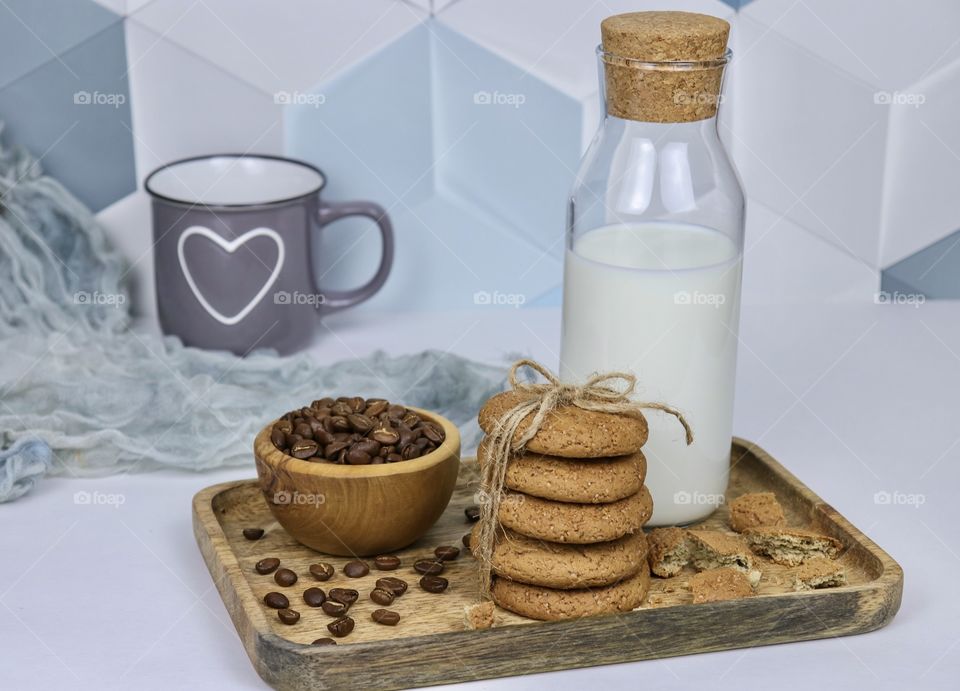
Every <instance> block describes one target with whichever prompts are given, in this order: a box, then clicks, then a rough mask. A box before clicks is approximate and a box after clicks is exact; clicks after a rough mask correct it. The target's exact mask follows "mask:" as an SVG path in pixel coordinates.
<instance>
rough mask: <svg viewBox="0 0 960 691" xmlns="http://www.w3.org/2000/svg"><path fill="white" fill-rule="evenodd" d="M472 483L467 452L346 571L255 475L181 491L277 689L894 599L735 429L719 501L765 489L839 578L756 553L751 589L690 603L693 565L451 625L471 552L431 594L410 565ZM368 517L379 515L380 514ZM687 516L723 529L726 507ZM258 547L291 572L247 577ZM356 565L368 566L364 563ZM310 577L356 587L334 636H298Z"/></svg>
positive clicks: (470, 576) (835, 627)
mask: <svg viewBox="0 0 960 691" xmlns="http://www.w3.org/2000/svg"><path fill="white" fill-rule="evenodd" d="M476 489H477V466H476V462H475V461H464V463H463V465H462V468H461V472H460V477H459V480H458V484H457V488H456V490H455V492H454V496H453V499H452V500H451V502H450V505H449V507H448V509H447V511H446V512H445V513H444V514H443V516H442V517H441V518H440V520H439V521H438V522H437V523H436V525H434V526H433V528H431V529H430V531H428V532H427V534H426V535H425V536H424V537H423V538H422V539H420V540H419V541H417V542H416V543H414V544H413V545H412V546H410V547H408V548H406V549H404V550H402V551H400V552H397V553H396V554H397V555H398V556H399V557H400V558H401V559H402V562H403V563H402V566H401V567H400V568H399V569H397V570H396V571H389V572H388V571H377V570H376V569H374V568H371V571H370V574H369V575H368V576H365V577H363V578H357V579H351V578H347V577H346V576H345V575H344V574H343V572H342V570H341V567H342V566H343V564H345V563H346V562H347V561H348V560H349V559H348V558H344V557H333V556H328V555H321V554H318V553H317V552H314V551H313V550H311V549H309V548H307V547H304V546H302V545H300V544H299V543H297V542H296V541H295V540H293V538H291V537H290V536H289V535H288V534H287V533H286V532H285V531H284V530H283V529H282V528H281V527H280V526H279V525H278V524H277V523H276V521H275V520H274V519H273V517H272V515H271V514H270V511H269V510H268V508H267V505H266V503H265V502H264V499H263V495H262V494H261V492H260V489H259V487H258V486H257V483H256V481H255V480H249V481H241V482H234V483H226V484H221V485H216V486H214V487H210V488H207V489H205V490H203V491H201V492H200V493H198V494H197V495H196V497H195V498H194V502H193V512H194V533H195V536H196V539H197V543H198V545H199V546H200V550H201V552H202V553H203V556H204V559H205V561H206V563H207V566H208V567H209V569H210V573H211V575H212V577H213V579H214V581H215V583H216V585H217V588H218V590H219V592H220V595H221V597H222V598H223V600H224V603H225V604H226V606H227V610H228V611H229V612H230V615H231V617H232V618H233V621H234V624H235V626H236V627H237V631H238V634H239V636H240V640H241V641H242V643H243V645H244V647H245V649H246V651H247V654H248V655H249V657H250V659H251V661H252V662H253V665H254V667H255V668H256V670H257V672H258V673H259V674H260V676H261V677H263V679H264V680H265V681H266V682H267V683H269V684H270V685H272V686H274V687H275V688H278V689H327V688H330V689H337V688H370V687H376V688H405V687H416V686H429V685H434V684H442V683H453V682H460V681H473V680H477V679H486V678H491V677H500V676H511V675H518V674H529V673H534V672H545V671H553V670H558V669H568V668H573V667H587V666H593V665H602V664H611V663H616V662H626V661H632V660H646V659H655V658H662V657H670V656H676V655H684V654H690V653H697V652H707V651H713V650H726V649H731V648H745V647H752V646H757V645H768V644H774V643H786V642H790V641H800V640H809V639H814V638H828V637H834V636H842V635H850V634H855V633H863V632H866V631H871V630H874V629H877V628H879V627H881V626H883V625H885V624H886V623H887V622H889V621H890V620H891V619H892V618H893V616H894V615H895V614H896V612H897V609H898V608H899V606H900V598H901V593H902V589H903V572H902V570H901V568H900V566H899V565H898V564H897V563H896V562H894V561H893V560H892V559H891V558H890V557H889V556H888V555H887V554H886V553H885V552H883V551H882V550H881V549H880V548H879V547H877V545H875V544H874V543H873V542H872V541H871V540H870V539H869V538H867V537H866V536H865V535H863V534H862V533H861V532H860V531H859V530H857V529H856V528H855V527H854V526H852V525H851V524H850V523H849V522H848V521H847V520H846V519H845V518H843V516H841V515H840V514H839V513H837V512H836V511H835V510H834V509H833V508H832V507H830V506H829V505H827V504H825V503H823V502H822V501H821V500H820V499H819V497H817V496H816V495H815V494H814V493H813V492H812V491H811V490H810V489H808V488H807V487H806V486H804V485H803V484H802V483H801V482H800V481H799V480H797V479H796V478H795V477H794V476H793V475H792V474H790V473H789V472H788V471H787V470H785V469H784V468H783V467H782V466H781V465H780V464H779V463H777V462H776V461H775V460H774V459H773V458H771V457H770V456H769V455H768V454H767V453H766V452H764V451H763V450H761V449H759V448H758V447H756V446H753V445H751V444H749V443H748V442H745V441H743V440H735V443H734V446H733V450H732V454H731V478H730V487H729V489H728V492H727V497H728V499H729V498H733V497H736V496H739V495H740V494H743V493H745V492H751V491H773V492H775V493H776V495H777V497H778V498H779V500H780V502H781V503H782V504H783V506H784V510H785V512H786V515H787V520H788V523H789V524H791V525H794V526H798V527H808V528H813V529H817V530H821V531H824V532H825V533H827V534H829V535H832V536H833V537H835V538H837V539H838V540H840V541H841V542H842V543H843V544H844V547H845V551H844V553H843V555H842V556H841V557H840V561H841V562H842V563H843V564H844V566H845V567H846V571H847V584H846V585H845V586H842V587H839V588H832V589H825V590H816V591H808V592H794V591H793V590H792V579H791V578H790V577H789V575H788V574H789V572H790V569H789V568H787V567H782V566H778V565H776V564H773V563H772V562H769V561H768V560H765V559H762V558H760V557H758V558H757V559H756V562H757V564H758V567H759V568H760V569H761V570H762V571H763V577H762V579H761V581H760V585H759V588H758V591H757V594H756V595H754V596H753V597H748V598H744V599H742V600H735V601H729V602H719V603H711V604H700V605H694V604H692V597H691V594H690V591H689V588H688V587H687V579H688V578H689V577H690V575H692V573H693V571H684V572H683V573H681V574H680V575H678V576H676V577H675V578H669V579H659V578H654V579H653V584H652V586H651V589H650V594H649V595H648V597H647V602H646V604H645V605H644V606H643V607H641V608H639V609H637V610H634V611H633V612H628V613H625V614H620V615H611V616H597V617H585V618H582V619H578V620H574V621H563V622H534V621H532V620H529V619H525V618H523V617H520V616H517V615H514V614H512V613H509V612H506V611H503V610H499V609H498V610H497V614H496V625H495V627H494V628H493V629H489V630H486V631H470V630H465V629H464V625H463V610H464V607H465V606H467V605H470V604H472V603H474V602H475V601H476V577H475V574H476V563H475V562H474V560H473V559H472V557H471V556H470V554H469V551H468V550H465V549H462V552H461V556H460V558H459V559H458V560H456V561H454V562H450V563H448V565H447V568H446V571H445V572H444V574H443V575H444V577H446V578H448V579H449V580H450V587H449V589H448V590H447V591H446V592H444V593H442V594H431V593H427V592H425V591H423V590H421V589H420V588H419V587H418V586H417V581H418V580H419V575H418V574H417V573H415V572H414V571H413V569H412V564H413V562H414V561H415V560H416V559H418V558H422V557H428V556H431V555H432V553H433V549H434V548H435V547H437V546H439V545H455V546H457V547H461V548H462V544H461V542H460V540H461V538H462V536H463V535H464V533H466V532H467V531H468V530H469V529H470V527H471V526H470V524H469V523H468V522H467V521H466V519H465V517H464V513H463V509H464V508H465V507H466V506H469V505H471V504H473V503H474V492H475V491H476ZM371 510H373V511H376V508H375V507H372V508H371ZM382 520H383V521H384V522H389V520H390V516H389V515H383V516H382ZM701 525H704V526H706V527H716V528H724V529H726V527H727V510H726V508H725V507H721V508H720V509H719V510H718V511H717V512H716V513H715V514H714V515H713V516H711V517H710V519H708V520H707V521H705V522H704V523H703V524H701ZM248 527H259V528H264V529H265V531H266V534H265V536H264V537H263V538H262V539H261V540H258V541H249V540H246V539H244V538H243V536H242V530H243V529H244V528H248ZM268 556H275V557H278V558H279V559H280V560H281V562H282V566H285V567H287V568H290V569H293V570H294V571H295V572H296V573H297V574H298V575H299V577H300V578H299V581H298V582H297V583H296V584H295V585H293V586H291V587H287V588H282V587H280V586H278V585H277V584H276V583H275V582H274V580H273V576H272V575H259V574H257V573H256V572H255V571H254V570H253V565H254V564H255V563H256V562H257V561H258V560H259V559H261V558H263V557H268ZM319 561H326V562H329V563H331V564H333V565H334V566H335V567H336V568H337V573H336V575H335V576H334V577H333V578H332V579H331V580H329V581H327V582H325V583H319V582H317V581H315V580H314V578H313V577H312V576H311V575H310V573H309V571H308V567H309V565H310V564H312V563H316V562H319ZM368 563H370V564H371V567H372V560H368ZM385 575H391V576H397V577H399V578H403V579H404V580H405V581H407V582H408V584H409V585H410V588H409V590H408V591H407V593H406V594H405V595H403V596H402V597H401V598H398V599H397V600H396V601H395V603H394V604H393V605H392V606H390V607H389V609H392V610H394V611H396V612H398V613H399V614H400V616H401V621H400V624H399V625H398V626H396V627H388V626H382V625H379V624H376V623H374V622H373V621H371V619H370V614H371V612H372V611H373V610H374V609H377V608H379V607H380V606H379V605H375V604H374V603H373V602H371V601H370V599H369V593H370V590H371V589H372V588H373V584H374V582H375V581H376V579H377V578H379V577H381V576H385ZM314 585H316V586H318V587H321V588H323V589H324V590H325V591H326V590H329V588H331V587H338V586H339V587H347V588H354V589H356V590H358V591H360V599H359V601H358V602H357V603H356V604H355V605H353V607H352V608H351V610H350V612H349V614H350V616H352V617H353V618H354V619H355V620H356V629H355V630H354V632H353V633H352V634H350V635H349V636H348V637H346V638H343V639H339V640H338V645H337V646H323V647H320V646H311V645H309V644H310V642H311V641H313V640H314V639H316V638H319V637H323V636H329V635H330V634H329V632H328V631H327V629H326V625H327V623H329V622H330V621H332V619H331V618H330V617H328V616H327V615H326V614H324V613H323V612H322V611H321V610H319V609H314V608H310V607H307V606H306V605H305V604H304V603H303V600H302V597H301V595H302V593H303V591H304V590H305V589H306V588H308V587H311V586H314ZM270 591H279V592H283V593H284V594H286V595H287V597H288V598H289V599H290V603H291V607H292V608H294V609H296V610H297V611H299V612H300V613H301V618H300V621H299V622H298V623H297V624H295V625H293V626H288V625H285V624H282V623H281V622H280V620H279V619H278V617H277V614H276V612H275V611H274V610H271V609H268V608H267V607H265V606H264V605H263V604H262V598H263V596H264V595H265V594H266V593H268V592H270Z"/></svg>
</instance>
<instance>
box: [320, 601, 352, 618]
mask: <svg viewBox="0 0 960 691" xmlns="http://www.w3.org/2000/svg"><path fill="white" fill-rule="evenodd" d="M320 609H322V610H323V611H324V613H325V614H329V615H330V616H331V617H342V616H343V615H344V614H346V613H347V610H348V609H350V605H345V604H343V603H342V602H337V601H336V600H325V601H324V603H323V604H322V605H320Z"/></svg>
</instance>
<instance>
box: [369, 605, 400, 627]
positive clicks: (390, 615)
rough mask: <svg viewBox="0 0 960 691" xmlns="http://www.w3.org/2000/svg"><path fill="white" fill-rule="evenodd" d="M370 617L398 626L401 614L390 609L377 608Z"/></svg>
mask: <svg viewBox="0 0 960 691" xmlns="http://www.w3.org/2000/svg"><path fill="white" fill-rule="evenodd" d="M370 618H371V619H373V620H374V621H375V622H377V623H378V624H383V625H384V626H396V625H397V624H398V623H399V622H400V615H399V614H397V613H396V612H392V611H390V610H389V609H375V610H373V613H372V614H371V615H370Z"/></svg>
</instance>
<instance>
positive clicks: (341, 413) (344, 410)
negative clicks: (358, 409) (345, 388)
mask: <svg viewBox="0 0 960 691" xmlns="http://www.w3.org/2000/svg"><path fill="white" fill-rule="evenodd" d="M330 412H332V413H333V414H334V416H335V417H342V418H343V419H346V418H347V415H350V414H352V413H353V408H351V407H350V406H349V405H348V404H347V402H346V401H341V400H338V401H337V402H336V403H334V404H333V405H332V406H330Z"/></svg>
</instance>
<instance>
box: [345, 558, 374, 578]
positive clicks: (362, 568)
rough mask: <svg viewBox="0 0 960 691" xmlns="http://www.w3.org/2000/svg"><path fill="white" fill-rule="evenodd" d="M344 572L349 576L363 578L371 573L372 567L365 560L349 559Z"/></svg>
mask: <svg viewBox="0 0 960 691" xmlns="http://www.w3.org/2000/svg"><path fill="white" fill-rule="evenodd" d="M343 572H344V573H345V574H346V575H347V578H361V577H363V576H366V575H367V574H368V573H370V567H369V566H367V564H366V562H363V561H349V562H347V565H346V566H344V567H343Z"/></svg>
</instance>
